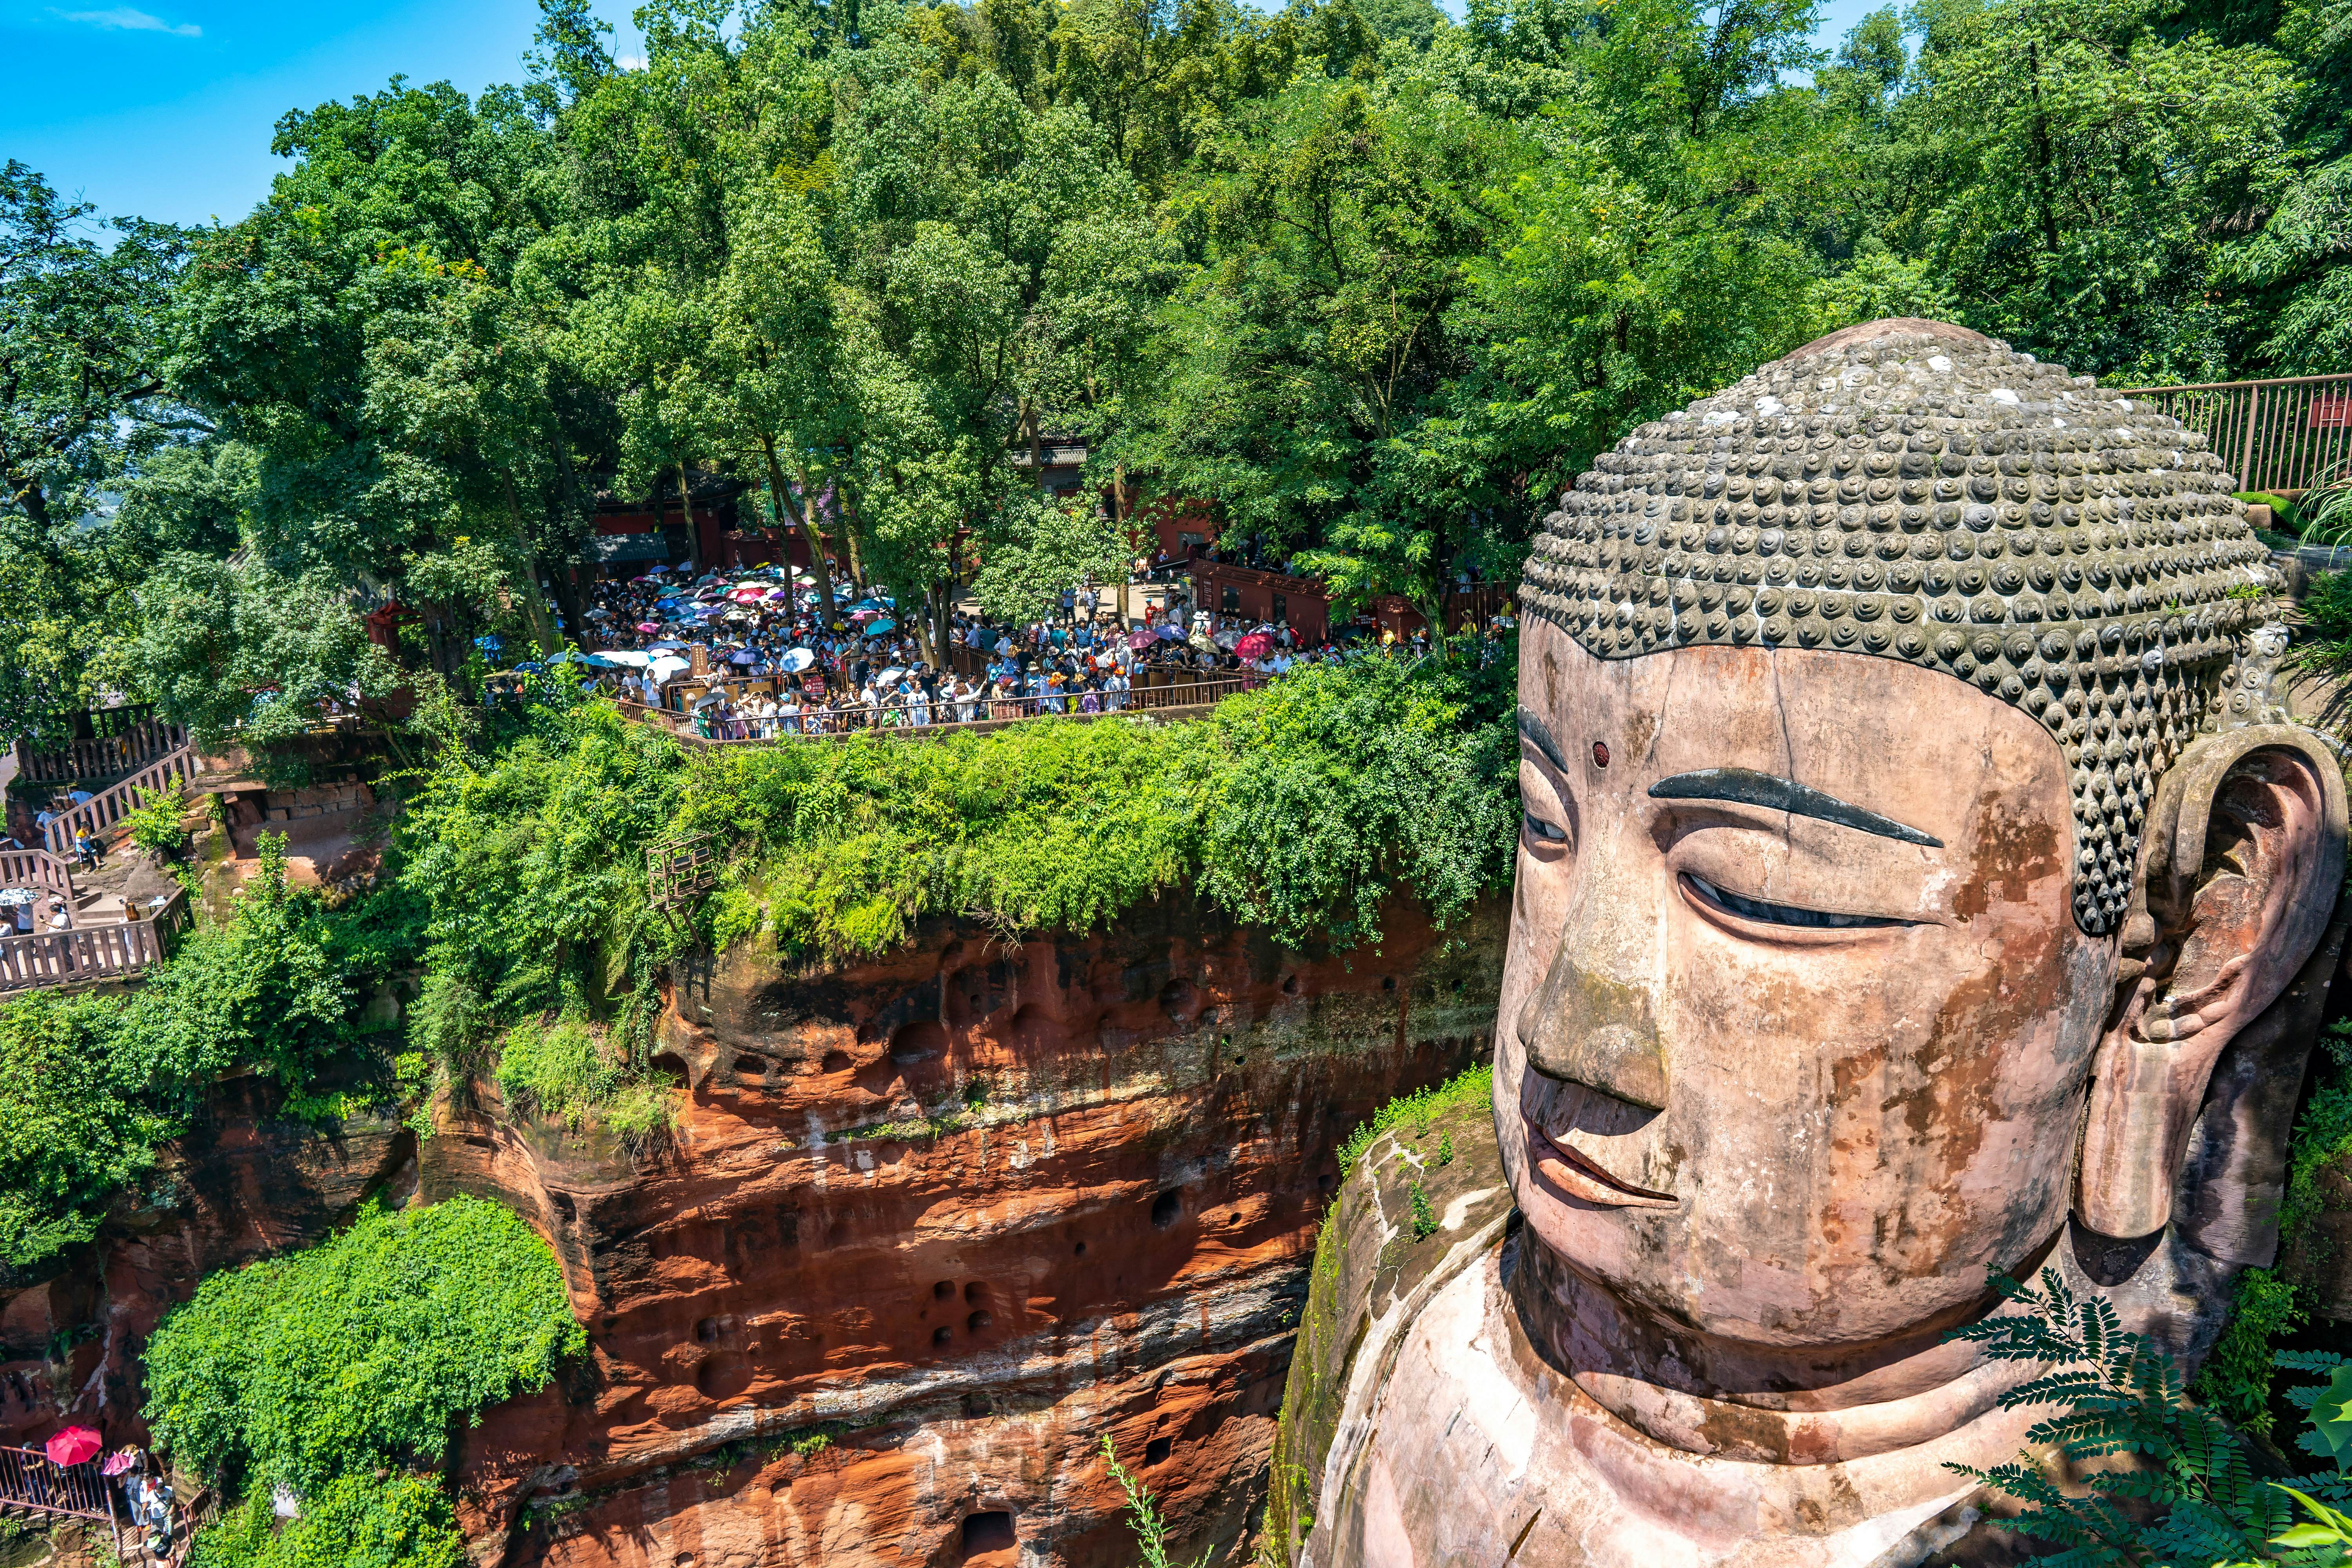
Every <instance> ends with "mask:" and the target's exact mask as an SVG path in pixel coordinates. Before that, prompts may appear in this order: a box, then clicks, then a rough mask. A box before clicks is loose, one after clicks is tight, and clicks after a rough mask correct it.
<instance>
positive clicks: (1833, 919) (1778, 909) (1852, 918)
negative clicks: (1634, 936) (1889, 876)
mask: <svg viewBox="0 0 2352 1568" xmlns="http://www.w3.org/2000/svg"><path fill="white" fill-rule="evenodd" d="M1683 880H1685V882H1688V883H1689V884H1690V885H1691V887H1692V888H1693V889H1696V891H1697V893H1698V895H1699V897H1700V898H1701V899H1703V900H1706V902H1708V903H1711V904H1714V905H1716V906H1717V908H1719V909H1722V910H1728V911H1729V912H1730V913H1732V914H1735V915H1738V917H1739V918H1740V919H1742V920H1746V921H1756V922H1757V923H1758V924H1759V925H1776V926H1806V927H1810V928H1812V929H1815V930H1821V929H1840V930H1843V929H1849V928H1854V927H1863V926H1900V925H1909V924H1910V923H1911V922H1910V921H1898V920H1890V919H1887V918H1885V917H1884V916H1880V915H1842V914H1834V913H1832V912H1831V911H1830V910H1806V909H1800V908H1798V907H1797V906H1796V905H1794V904H1775V903H1771V902H1769V901H1767V900H1763V899H1751V898H1748V897H1745V896H1744V895H1742V894H1739V893H1731V892H1726V891H1725V890H1724V889H1721V888H1718V887H1717V886H1716V885H1715V884H1714V883H1713V882H1710V881H1708V880H1707V879H1706V878H1704V877H1698V876H1694V875H1692V874H1691V873H1690V872H1688V871H1685V872H1684V873H1683Z"/></svg>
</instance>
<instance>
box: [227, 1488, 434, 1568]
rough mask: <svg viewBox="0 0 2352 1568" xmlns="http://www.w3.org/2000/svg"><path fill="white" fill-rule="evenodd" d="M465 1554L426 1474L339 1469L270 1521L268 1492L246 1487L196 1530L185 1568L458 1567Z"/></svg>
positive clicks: (271, 1516) (273, 1516)
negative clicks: (284, 1520)
mask: <svg viewBox="0 0 2352 1568" xmlns="http://www.w3.org/2000/svg"><path fill="white" fill-rule="evenodd" d="M465 1560H466V1542H465V1537H464V1536H463V1535H461V1534H459V1533H458V1530H457V1513H456V1510H453V1509H452V1508H451V1507H450V1506H449V1497H448V1494H447V1493H446V1492H445V1491H443V1490H442V1489H441V1488H440V1486H439V1485H438V1484H436V1482H435V1481H434V1480H433V1479H432V1478H430V1477H426V1476H388V1477H386V1478H385V1479H383V1480H378V1479H375V1478H374V1477H373V1476H339V1477H337V1478H336V1479H334V1480H332V1481H330V1482H328V1483H327V1485H326V1487H325V1489H323V1490H321V1491H320V1494H319V1495H318V1496H317V1497H315V1498H310V1499H306V1500H304V1502H303V1504H302V1516H301V1518H299V1519H298V1520H295V1521H292V1522H291V1523H289V1524H288V1525H287V1526H286V1527H285V1528H284V1529H283V1530H280V1529H278V1521H277V1518H276V1516H275V1514H274V1513H273V1511H272V1510H271V1508H270V1503H269V1496H268V1493H267V1492H264V1491H255V1492H253V1493H251V1494H249V1495H248V1496H247V1498H246V1500H245V1501H244V1502H242V1503H240V1504H238V1505H237V1506H236V1508H234V1509H231V1510H228V1511H227V1512H226V1513H225V1514H223V1515H222V1516H221V1518H220V1519H219V1520H218V1521H215V1523H213V1524H211V1525H209V1526H207V1527H206V1528H205V1530H204V1531H201V1532H199V1533H198V1535H197V1536H196V1539H195V1542H194V1548H193V1550H192V1551H191V1552H189V1555H188V1565H189V1568H458V1565H459V1564H460V1563H464V1562H465Z"/></svg>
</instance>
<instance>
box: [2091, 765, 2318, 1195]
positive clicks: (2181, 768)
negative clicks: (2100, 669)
mask: <svg viewBox="0 0 2352 1568" xmlns="http://www.w3.org/2000/svg"><path fill="white" fill-rule="evenodd" d="M2344 835H2345V801H2344V773H2343V768H2342V765H2341V764H2340V763H2338V762H2337V761H2336V758H2335V757H2333V756H2332V755H2330V754H2329V752H2328V751H2327V749H2326V746H2324V745H2323V744H2322V743H2321V742H2320V741H2319V738H2318V737H2317V736H2315V735H2314V734H2313V733H2312V732H2311V731H2307V730H2304V729H2301V728H2299V727H2296V726H2293V725H2285V724H2265V725H2252V726H2248V727H2246V728H2244V729H2239V730H2229V731H2222V732H2221V733H2220V734H2217V735H2209V736H2206V737H2205V738H2203V739H2201V740H2200V741H2198V742H2196V743H2195V744H2193V745H2191V746H2190V747H2189V750H2188V751H2186V752H2182V753H2181V755H2180V757H2179V760H2178V761H2176V762H2175V763H2173V765H2172V766H2171V768H2170V769H2168V771H2167V772H2166V773H2165V775H2164V779H2163V782H2162V783H2161V784H2160V785H2159V786H2158V791H2157V797H2156V806H2155V809H2154V810H2153V811H2151V812H2150V813H2149V814H2148V817H2147V823H2146V826H2145V827H2144V829H2143V832H2142V836H2141V845H2142V856H2141V873H2140V878H2139V881H2138V884H2137V887H2136V888H2135V889H2134V891H2133V895H2132V903H2131V910H2130V913H2129V914H2128V915H2127V916H2126V920H2125V922H2124V929H2123V935H2122V952H2121V955H2120V966H2119V967H2118V969H2117V971H2116V1004H2115V1007H2114V1009H2113V1011H2111V1012H2110V1013H2109V1015H2108V1021H2107V1028H2106V1033H2105V1036H2104V1037H2102V1038H2101V1040H2100V1042H2099V1052H2098V1057H2097V1059H2096V1062H2095V1066H2094V1068H2093V1079H2092V1083H2091V1098H2090V1107H2089V1111H2088V1114H2087V1116H2086V1118H2085V1120H2084V1126H2083V1142H2082V1155H2081V1164H2080V1167H2079V1172H2078V1174H2077V1177H2076V1183H2077V1186H2076V1194H2075V1201H2074V1209H2075V1213H2076V1215H2078V1216H2079V1217H2080V1218H2081V1220H2082V1222H2083V1224H2084V1225H2085V1226H2088V1227H2089V1228H2090V1229H2092V1230H2094V1231H2096V1232H2097V1233H2099V1234H2100V1235H2102V1236H2109V1237H2142V1236H2147V1235H2149V1234H2150V1233H2152V1232H2155V1231H2158V1230H2161V1229H2162V1228H2163V1227H2164V1226H2165V1225H2166V1223H2167V1222H2168V1221H2169V1220H2170V1218H2171V1217H2172V1194H2173V1185H2174V1183H2175V1181H2176V1180H2177V1178H2178V1177H2179V1173H2180V1166H2181V1161H2182V1159H2183V1157H2184V1155H2185V1153H2186V1151H2187V1146H2188V1142H2189V1129H2190V1127H2191V1126H2192V1125H2194V1123H2195V1121H2196V1119H2197V1110H2198V1107H2199V1106H2200V1104H2201V1103H2202V1102H2203V1100H2204V1098H2205V1086H2206V1081H2207V1080H2208V1079H2210V1077H2211V1076H2212V1072H2213V1064H2214V1061H2215V1060H2216V1059H2217V1058H2219V1057H2220V1056H2221V1050H2222V1047H2225V1046H2227V1045H2228V1044H2229V1043H2230V1041H2231V1037H2234V1036H2235V1035H2236V1034H2237V1032H2238V1031H2239V1030H2240V1029H2241V1028H2243V1027H2244V1026H2246V1025H2247V1024H2248V1023H2250V1022H2252V1020H2253V1019H2254V1018H2255V1017H2256V1016H2259V1015H2260V1014H2261V1013H2262V1011H2263V1008H2265V1007H2267V1006H2269V1005H2271V1003H2272V1002H2273V1000H2274V999H2275V998H2276V997H2277V996H2278V994H2279V993H2280V992H2281V991H2283V990H2284V989H2285V987H2286V985H2287V984H2288V982H2289V981H2291V980H2293V979H2294V975H2295V974H2296V973H2297V972H2298V971H2299V970H2300V969H2301V968H2302V967H2303V964H2304V962H2305V960H2306V959H2308V958H2309V957H2310V956H2311V953H2312V951H2313V949H2314V948H2315V946H2316V945H2317V943H2318V942H2319V940H2320V938H2321V936H2322V935H2323V934H2324V933H2325V932H2326V927H2327V920H2328V916H2329V913H2330V912H2331V911H2332V910H2334V908H2335V904H2336V892H2337V890H2338V889H2340V888H2341V886H2342V885H2343V880H2344Z"/></svg>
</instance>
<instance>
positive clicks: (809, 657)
mask: <svg viewBox="0 0 2352 1568" xmlns="http://www.w3.org/2000/svg"><path fill="white" fill-rule="evenodd" d="M815 662H816V655H815V654H814V653H812V652H810V651H809V650H808V649H807V648H804V647H796V648H794V649H793V651H792V652H790V653H788V654H786V655H784V657H783V658H780V659H778V660H776V668H778V669H781V670H782V671H783V672H784V673H785V674H786V675H798V674H799V673H800V672H801V671H802V670H803V669H806V668H808V667H809V666H810V665H813V664H814V663H815Z"/></svg>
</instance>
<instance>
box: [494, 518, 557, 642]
mask: <svg viewBox="0 0 2352 1568" xmlns="http://www.w3.org/2000/svg"><path fill="white" fill-rule="evenodd" d="M499 486H500V488H501V489H504V490H505V491H506V498H507V524H508V526H509V527H510V528H512V529H513V530H514V541H515V542H516V543H517V544H521V543H523V542H524V540H523V536H522V507H521V505H520V503H519V502H518V501H517V500H515V488H514V479H513V477H512V476H511V475H507V474H501V475H499ZM526 560H528V561H529V563H530V564H529V565H527V566H526V567H525V568H524V573H525V575H524V578H523V616H524V617H525V618H526V619H527V620H529V621H530V637H531V640H532V641H533V642H535V643H537V644H538V645H539V651H540V652H541V654H551V653H553V652H554V651H555V650H556V649H557V648H560V647H562V646H563V641H562V638H561V637H557V636H556V635H555V628H554V627H553V626H550V625H549V624H548V615H547V600H546V597H545V596H544V595H541V593H540V589H539V561H538V558H537V557H536V556H530V557H526Z"/></svg>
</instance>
